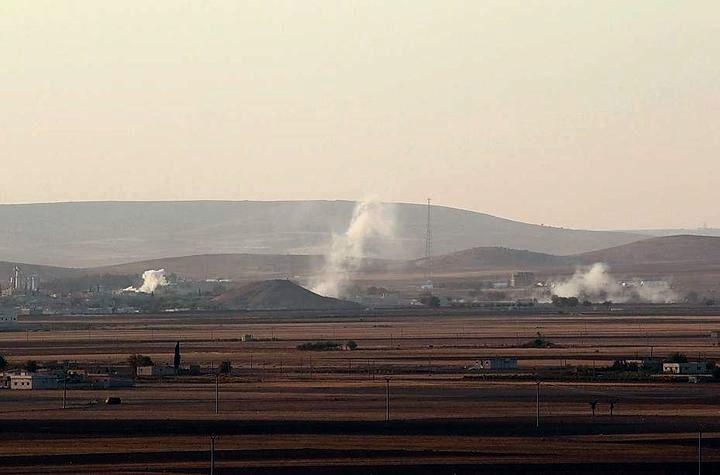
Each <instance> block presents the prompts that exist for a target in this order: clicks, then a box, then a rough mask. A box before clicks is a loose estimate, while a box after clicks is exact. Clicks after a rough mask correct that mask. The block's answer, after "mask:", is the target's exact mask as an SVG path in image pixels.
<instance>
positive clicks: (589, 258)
mask: <svg viewBox="0 0 720 475" xmlns="http://www.w3.org/2000/svg"><path fill="white" fill-rule="evenodd" d="M575 257H576V258H578V260H579V261H581V262H586V263H589V262H605V263H607V264H610V265H623V266H630V265H638V264H642V265H647V264H680V263H694V264H706V265H711V264H713V265H717V264H720V237H711V236H689V235H681V236H665V237H657V238H652V239H645V240H643V241H638V242H633V243H630V244H624V245H622V246H616V247H611V248H608V249H603V250H600V251H593V252H586V253H583V254H579V255H577V256H575Z"/></svg>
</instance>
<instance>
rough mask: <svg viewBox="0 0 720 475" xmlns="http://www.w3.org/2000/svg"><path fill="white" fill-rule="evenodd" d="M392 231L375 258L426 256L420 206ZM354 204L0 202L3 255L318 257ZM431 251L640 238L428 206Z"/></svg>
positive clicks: (71, 258) (97, 259)
mask: <svg viewBox="0 0 720 475" xmlns="http://www.w3.org/2000/svg"><path fill="white" fill-rule="evenodd" d="M386 206H388V207H389V208H390V209H392V210H393V214H394V216H395V221H396V226H395V228H396V233H395V236H394V237H393V238H392V239H385V240H381V239H376V240H374V241H373V242H372V243H371V244H372V246H371V247H372V254H373V256H374V257H378V258H390V259H415V258H419V257H422V256H423V255H424V250H425V242H424V239H425V226H426V216H427V210H426V207H425V206H424V205H418V204H402V203H400V204H388V205H386ZM354 207H355V203H354V202H351V201H268V202H265V201H173V202H81V203H51V204H23V205H0V223H2V229H0V259H5V260H9V261H20V262H32V263H36V264H47V265H56V266H68V267H89V266H107V265H113V264H120V263H124V262H136V261H143V260H148V259H158V258H164V257H168V256H188V255H202V254H279V255H282V254H316V255H318V254H319V255H322V254H325V253H326V251H327V249H328V247H329V244H330V243H331V240H332V235H333V233H343V232H344V231H345V229H346V228H347V226H348V224H349V222H350V220H351V217H352V212H353V208H354ZM432 225H433V250H434V252H435V253H436V254H446V253H451V252H456V251H460V250H463V249H468V248H472V247H480V246H502V247H508V248H515V249H528V250H530V251H534V252H543V253H550V254H565V255H566V254H575V253H579V252H585V251H590V250H596V249H603V248H606V247H610V246H617V245H621V244H626V243H629V242H633V241H637V240H639V239H643V238H644V236H642V235H639V234H632V233H623V232H605V231H581V230H572V229H563V228H555V227H550V226H538V225H533V224H525V223H521V222H517V221H511V220H508V219H503V218H498V217H495V216H491V215H488V214H483V213H477V212H474V211H466V210H460V209H455V208H449V207H444V206H433V207H432Z"/></svg>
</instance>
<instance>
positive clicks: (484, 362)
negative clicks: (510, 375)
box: [475, 357, 518, 369]
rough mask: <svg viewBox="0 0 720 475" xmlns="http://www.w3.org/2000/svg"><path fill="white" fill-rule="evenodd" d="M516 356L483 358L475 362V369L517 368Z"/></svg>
mask: <svg viewBox="0 0 720 475" xmlns="http://www.w3.org/2000/svg"><path fill="white" fill-rule="evenodd" d="M517 367H518V360H517V358H514V357H513V358H483V359H481V360H479V361H478V362H477V364H476V365H475V369H517Z"/></svg>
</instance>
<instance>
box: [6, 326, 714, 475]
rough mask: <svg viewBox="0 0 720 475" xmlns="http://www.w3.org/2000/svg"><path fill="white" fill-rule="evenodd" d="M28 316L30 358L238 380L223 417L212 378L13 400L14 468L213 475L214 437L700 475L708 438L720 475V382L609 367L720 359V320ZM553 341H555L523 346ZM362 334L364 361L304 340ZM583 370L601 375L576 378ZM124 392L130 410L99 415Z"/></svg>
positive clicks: (272, 451)
mask: <svg viewBox="0 0 720 475" xmlns="http://www.w3.org/2000/svg"><path fill="white" fill-rule="evenodd" d="M23 325H24V326H25V328H26V329H27V331H20V332H5V333H0V353H2V354H4V355H5V356H6V358H7V359H8V360H9V361H10V363H11V364H14V363H22V362H23V361H25V360H28V359H35V360H38V361H40V362H57V361H78V362H82V363H99V364H100V363H101V364H118V363H122V362H124V361H125V360H126V359H127V356H128V355H129V354H131V353H142V354H147V355H150V356H151V357H152V358H153V359H154V360H155V361H156V362H160V363H163V362H164V363H169V362H170V361H171V360H172V352H173V348H174V345H175V342H176V341H180V342H181V350H182V356H183V361H184V362H193V363H199V364H201V365H203V366H205V367H209V366H211V365H212V366H215V367H216V366H217V365H218V364H219V362H221V361H223V360H229V361H231V362H232V365H233V368H234V369H233V374H232V375H230V376H224V377H222V378H221V379H220V380H219V414H215V378H214V377H212V376H210V375H204V376H184V377H170V378H163V379H162V380H160V379H156V380H142V381H139V382H138V384H137V385H136V387H134V388H129V389H119V390H81V389H74V390H69V391H68V398H67V400H68V408H67V409H64V410H63V409H62V408H61V407H62V391H59V390H57V391H56V390H51V391H32V392H22V391H0V438H1V440H0V473H155V472H162V473H207V470H208V467H209V445H210V435H211V434H216V435H217V442H216V443H217V454H216V455H217V456H216V459H217V465H216V473H238V472H242V473H308V472H310V473H337V472H343V473H479V472H487V473H587V472H592V473H697V469H698V467H697V455H698V449H697V438H698V430H699V429H700V428H702V430H703V433H704V434H703V442H702V448H703V449H702V460H703V465H702V469H703V473H713V471H714V470H720V418H719V417H718V416H720V384H715V383H702V384H689V383H687V382H664V381H657V380H653V381H648V380H646V381H607V380H604V379H603V377H602V371H601V368H602V367H603V366H607V365H608V364H611V363H612V361H613V360H615V359H623V358H635V357H643V356H649V355H650V354H651V353H652V355H653V356H665V355H668V354H670V353H673V352H677V351H679V352H683V353H686V354H688V356H690V357H691V359H695V358H696V357H698V356H699V357H701V358H710V359H713V358H714V359H718V360H719V361H720V347H718V346H717V341H716V339H715V338H714V337H713V336H712V332H713V331H715V330H718V329H720V316H714V315H699V316H698V315H695V316H684V315H664V316H642V315H634V316H614V315H602V314H592V315H576V316H570V315H512V314H503V315H468V314H467V313H462V314H459V313H453V312H445V313H438V314H437V315H429V314H427V313H424V314H423V313H418V314H417V315H412V314H411V315H393V314H388V315H381V314H380V315H378V314H373V315H345V316H342V317H333V316H327V315H320V314H312V313H310V314H305V315H300V314H286V313H278V314H275V315H270V314H238V315H230V314H225V315H197V316H178V315H130V316H104V317H25V318H24V321H23ZM538 332H539V333H541V334H542V335H543V336H544V337H545V338H546V339H548V340H550V341H551V342H553V343H554V344H555V346H554V347H552V348H541V349H536V348H523V347H522V345H523V344H524V343H525V342H527V341H528V340H530V339H532V338H534V337H535V336H536V334H537V333H538ZM244 334H253V335H254V336H255V337H256V338H260V339H263V341H253V342H242V341H241V337H242V335H244ZM350 339H352V340H355V341H356V342H357V343H358V345H359V348H358V349H357V350H355V351H329V352H303V351H299V350H297V349H296V346H297V345H298V344H300V343H304V342H308V341H315V340H336V341H341V342H342V341H346V340H350ZM511 355H512V356H517V357H518V358H519V359H520V361H519V363H520V369H519V370H518V371H517V372H516V373H514V374H512V375H510V374H507V375H504V376H503V375H500V376H496V377H485V378H483V377H481V376H480V375H478V374H477V372H473V371H470V370H468V367H469V366H471V365H472V364H473V363H474V362H475V361H476V360H477V359H479V358H480V357H482V356H511ZM575 365H580V366H583V367H585V370H584V372H583V373H582V374H583V375H584V376H581V375H574V373H573V372H572V371H570V370H569V369H567V368H565V367H569V366H575ZM593 366H595V367H596V368H597V370H598V375H596V377H595V378H594V379H593V378H592V376H590V375H592V374H593V373H592V367H593ZM536 378H539V379H540V380H541V381H542V382H541V384H540V419H539V420H540V427H539V428H536V395H537V393H536V391H537V385H536V383H535V380H536ZM388 381H389V382H388ZM388 388H389V396H390V397H389V402H390V421H389V422H386V421H385V417H386V390H387V389H388ZM108 395H114V396H119V397H121V398H122V401H123V402H122V404H121V405H119V406H106V405H104V404H101V403H98V404H95V401H100V402H101V401H102V400H103V399H104V398H105V397H107V396H108ZM595 400H596V401H598V406H597V413H596V415H595V416H594V417H593V416H592V414H591V409H590V402H591V401H595ZM610 401H616V402H615V409H614V412H613V415H612V416H611V415H610V414H609V403H610Z"/></svg>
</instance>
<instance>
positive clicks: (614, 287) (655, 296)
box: [550, 262, 677, 303]
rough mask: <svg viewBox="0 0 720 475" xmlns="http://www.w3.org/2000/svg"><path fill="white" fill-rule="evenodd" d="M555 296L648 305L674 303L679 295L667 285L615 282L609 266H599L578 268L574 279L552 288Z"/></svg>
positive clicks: (599, 264)
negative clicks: (628, 284) (645, 303)
mask: <svg viewBox="0 0 720 475" xmlns="http://www.w3.org/2000/svg"><path fill="white" fill-rule="evenodd" d="M550 287H551V289H552V293H553V294H555V295H557V296H558V297H577V298H578V299H580V300H590V301H593V302H603V301H606V300H610V301H612V302H617V303H622V302H647V303H672V302H674V301H676V300H677V295H676V294H675V292H674V291H673V290H672V289H671V288H670V286H669V285H668V284H667V282H664V283H662V284H661V285H653V286H651V285H645V283H644V282H642V281H640V284H639V285H634V286H625V285H624V284H622V285H621V284H620V283H619V282H618V281H617V280H615V279H614V278H613V277H612V275H611V274H610V268H609V267H608V266H607V264H603V263H600V262H598V263H596V264H593V265H592V266H590V267H589V268H585V269H578V270H576V271H575V274H573V276H572V277H571V278H570V279H568V280H565V281H562V282H554V283H552V284H551V285H550Z"/></svg>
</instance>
